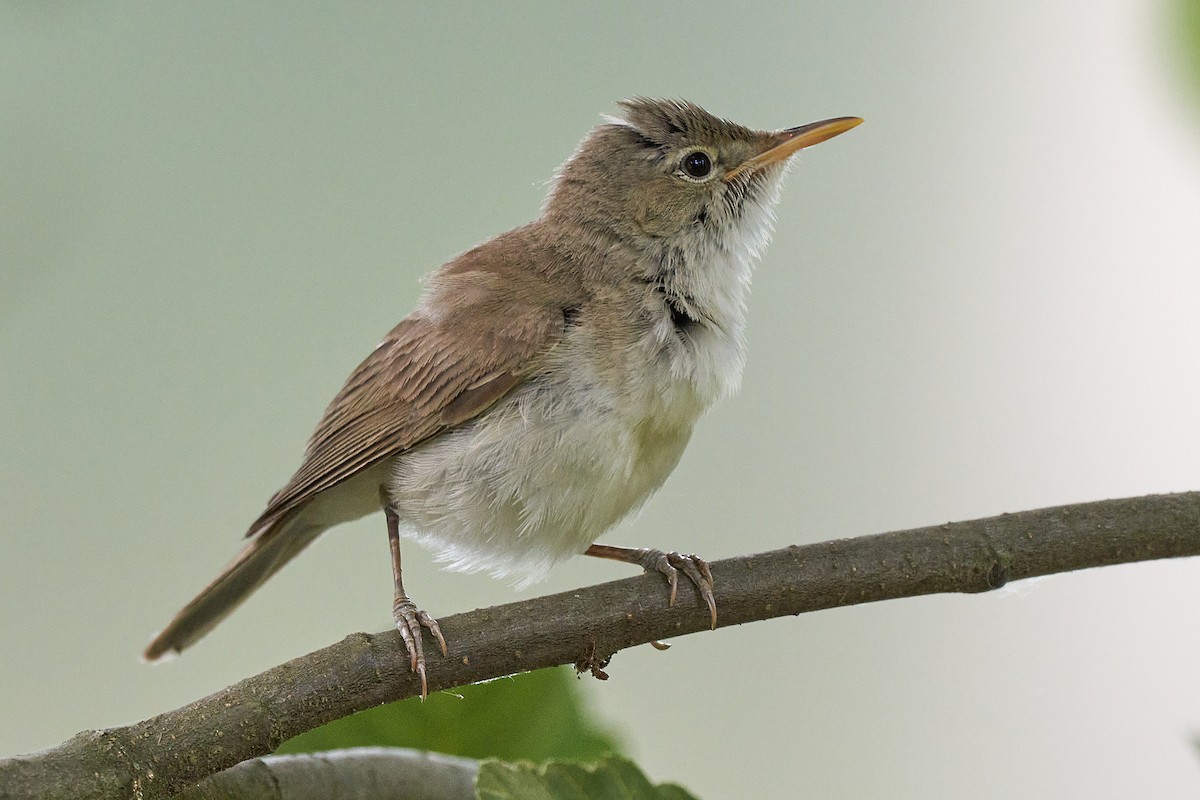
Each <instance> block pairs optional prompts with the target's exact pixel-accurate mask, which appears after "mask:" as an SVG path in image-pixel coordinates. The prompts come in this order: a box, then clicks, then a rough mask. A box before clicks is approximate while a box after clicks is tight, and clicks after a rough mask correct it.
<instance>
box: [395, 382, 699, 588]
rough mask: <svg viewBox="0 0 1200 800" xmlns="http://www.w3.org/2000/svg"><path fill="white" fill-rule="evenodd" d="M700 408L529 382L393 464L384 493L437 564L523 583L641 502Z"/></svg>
mask: <svg viewBox="0 0 1200 800" xmlns="http://www.w3.org/2000/svg"><path fill="white" fill-rule="evenodd" d="M564 396H566V397H571V398H573V401H572V402H564V401H563V400H562V398H563V397H564ZM639 406H640V407H639ZM618 407H620V408H621V409H622V410H621V411H617V410H616V409H617V408H618ZM701 410H702V408H701V404H700V403H699V402H698V400H697V399H696V398H695V397H694V395H693V394H692V393H691V392H689V391H685V390H680V391H679V392H678V393H677V396H672V395H671V394H670V390H669V389H668V390H667V391H665V392H660V393H656V394H655V395H654V397H653V398H652V399H649V400H647V401H646V402H644V403H641V404H639V403H633V404H630V403H628V402H626V403H618V402H615V401H614V398H613V397H611V396H608V395H607V394H606V393H603V392H596V391H592V392H590V393H589V392H587V391H575V392H570V393H564V392H563V391H562V387H554V386H553V385H551V384H549V383H548V382H544V381H543V382H538V383H531V384H527V385H526V386H524V387H522V388H520V389H518V390H517V391H516V392H514V393H513V394H512V395H510V396H509V397H508V398H505V399H504V400H502V401H501V402H500V403H499V404H498V405H497V406H495V407H493V408H492V409H490V410H489V411H487V412H485V414H484V415H483V416H482V417H480V418H479V419H477V420H474V421H472V422H469V423H467V424H465V425H462V426H460V427H458V428H456V429H454V430H451V431H448V432H446V433H444V434H442V435H440V436H438V437H436V438H435V439H433V440H431V441H429V442H427V443H426V444H423V445H421V446H420V447H417V448H414V449H413V450H411V451H409V452H407V453H404V454H402V455H400V456H397V457H396V458H395V459H394V461H393V462H392V464H391V480H390V483H389V484H388V487H389V490H390V493H391V498H392V501H393V503H394V506H395V509H396V512H397V513H398V514H399V516H400V519H401V521H402V524H403V525H404V527H405V529H406V534H407V535H409V536H411V537H412V538H414V539H416V540H418V541H420V542H421V543H423V544H424V545H426V546H428V547H430V548H431V549H432V550H433V551H434V552H435V554H436V556H437V558H438V560H440V561H444V562H446V563H447V564H448V566H449V567H450V568H452V569H458V570H465V571H486V572H490V573H492V574H493V575H496V576H501V577H512V578H516V579H517V580H518V582H519V583H522V584H526V583H530V582H532V581H536V580H538V579H539V578H541V577H542V576H543V575H544V574H545V573H546V571H547V570H548V569H549V568H550V567H551V566H552V565H553V564H554V563H555V562H557V561H560V560H562V559H564V558H568V557H570V556H573V555H577V554H579V553H581V552H583V550H585V549H586V548H587V547H588V545H590V544H591V543H592V542H594V541H595V540H596V538H597V537H599V536H600V535H601V534H602V533H603V532H604V531H605V530H607V529H608V528H609V527H611V526H612V525H614V524H615V523H616V522H618V521H619V520H620V519H621V518H622V517H624V516H626V515H627V514H628V513H630V512H631V511H633V510H634V509H636V508H638V507H639V506H640V505H641V504H642V503H643V502H645V500H646V499H647V498H648V497H649V496H650V495H651V494H652V493H653V492H654V491H655V490H656V489H658V488H659V487H660V486H661V485H662V483H663V481H665V480H666V478H667V476H668V475H669V474H670V472H671V470H672V469H674V467H675V465H676V464H677V463H678V461H679V458H680V456H681V455H682V453H683V450H684V447H685V446H686V445H687V442H688V439H689V438H690V436H691V432H692V427H693V425H694V424H695V421H696V419H697V417H698V416H699V414H700V413H701Z"/></svg>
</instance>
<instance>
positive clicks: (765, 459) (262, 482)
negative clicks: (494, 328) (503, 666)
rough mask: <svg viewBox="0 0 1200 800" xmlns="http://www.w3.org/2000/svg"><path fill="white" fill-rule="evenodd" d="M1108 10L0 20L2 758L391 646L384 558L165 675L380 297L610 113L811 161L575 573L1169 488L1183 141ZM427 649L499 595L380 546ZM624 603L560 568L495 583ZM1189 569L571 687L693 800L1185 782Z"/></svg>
mask: <svg viewBox="0 0 1200 800" xmlns="http://www.w3.org/2000/svg"><path fill="white" fill-rule="evenodd" d="M1166 25H1167V17H1166V16H1165V14H1164V12H1163V10H1162V9H1161V8H1160V7H1159V6H1157V5H1156V4H1153V3H1149V2H1142V3H1139V2H1133V0H1061V1H1060V2H1056V3H1052V4H1047V3H1044V2H1040V0H1017V1H1016V2H1011V3H1004V4H999V3H961V2H939V1H938V0H922V1H921V2H910V3H879V2H873V1H872V0H836V2H835V1H832V0H831V1H829V2H801V3H796V2H781V3H775V4H752V3H745V4H743V3H738V4H733V3H729V4H716V3H690V4H686V5H685V4H654V3H646V2H632V3H625V4H608V5H601V4H590V3H589V4H560V3H536V4H534V3H529V4H488V5H483V4H465V3H464V4H455V3H438V4H428V3H420V4H418V3H401V2H395V3H385V4H358V3H353V4H352V3H324V4H317V3H299V4H297V3H258V4H247V3H239V2H214V3H203V4H200V3H195V4H190V5H188V4H163V3H151V2H146V3H126V2H119V3H106V4H84V3H69V2H55V3H43V2H9V3H5V4H3V5H0V587H2V588H0V592H2V596H0V753H14V752H20V751H27V750H31V749H35V748H40V747H45V746H48V745H51V744H54V743H56V742H58V741H60V740H62V739H64V738H66V737H68V736H70V735H71V734H73V733H75V732H76V731H77V730H79V729H82V728H86V727H95V726H104V725H113V724H117V723H122V722H126V721H130V720H133V719H136V718H141V717H144V716H147V715H150V714H152V713H155V712H158V711H162V710H165V709H168V708H172V707H175V706H177V705H180V704H182V703H184V702H186V701H189V700H191V699H194V698H196V697H198V696H199V695H201V694H203V693H207V692H209V691H212V690H215V689H217V688H220V687H222V686H225V685H226V684H228V683H230V682H233V681H234V680H237V679H239V678H241V677H243V676H245V675H247V674H249V673H252V672H255V671H258V670H261V669H263V668H265V667H268V666H271V665H274V664H276V663H278V662H280V661H283V660H285V659H288V658H291V657H293V656H296V655H299V654H301V653H304V652H307V651H309V650H311V649H314V648H317V647H320V646H323V645H325V644H328V643H330V642H332V641H334V640H336V639H338V638H340V637H341V636H343V635H344V634H346V633H348V632H351V631H356V630H363V629H366V630H372V631H374V630H382V629H384V628H386V627H387V626H388V624H389V616H390V613H389V609H390V584H389V567H388V560H387V555H386V545H385V541H384V536H383V530H382V524H381V522H380V521H379V520H376V519H370V520H366V521H364V522H362V523H360V524H356V525H354V526H351V527H347V528H346V529H342V530H338V531H336V532H335V533H334V534H332V535H330V536H328V537H327V538H326V539H324V540H322V541H321V542H319V543H318V544H317V545H316V546H314V548H313V549H312V552H311V553H308V554H306V555H305V557H303V558H301V559H300V560H299V561H297V562H296V563H295V564H294V565H293V566H291V567H289V568H288V569H287V570H286V571H285V572H284V573H283V574H281V575H280V576H279V577H278V578H277V579H276V580H274V581H273V582H272V583H271V584H270V585H269V586H268V587H267V588H266V589H265V590H264V591H262V592H261V593H260V594H259V595H258V596H256V597H255V598H254V599H253V600H252V601H251V602H250V603H249V604H247V605H246V606H245V607H244V608H243V609H242V610H241V611H240V612H239V613H238V614H237V615H235V616H234V617H233V618H231V619H230V620H229V621H228V622H227V623H226V624H225V625H223V626H222V627H221V628H219V629H218V631H217V632H215V633H214V634H213V635H212V636H211V637H210V638H209V639H208V640H206V641H205V642H203V643H202V645H200V646H198V647H197V648H196V649H195V650H194V651H190V652H189V653H187V654H186V656H184V657H181V658H180V659H178V660H176V661H174V662H172V663H170V664H167V665H165V666H160V667H149V666H146V665H143V664H141V663H140V662H139V661H138V658H137V655H138V653H139V652H140V649H141V647H142V646H143V645H144V644H145V642H146V640H147V637H148V636H149V635H150V634H151V633H152V632H153V631H154V630H156V629H158V628H159V627H161V626H162V624H163V623H164V622H165V621H166V619H167V618H168V617H169V615H170V614H171V613H172V612H174V611H175V610H176V608H177V607H178V606H179V605H180V604H181V603H182V602H183V601H184V600H186V599H187V598H188V597H190V596H191V594H192V593H193V591H194V590H196V589H197V588H199V586H201V585H202V584H203V583H204V582H206V581H207V580H208V579H209V578H210V577H212V575H213V574H214V573H215V571H216V570H217V569H218V568H219V567H220V566H221V565H222V564H224V563H225V561H226V560H228V559H229V558H230V557H231V556H232V555H233V553H234V552H235V551H236V549H237V547H238V546H239V541H238V538H239V536H240V535H241V533H242V532H243V530H244V528H245V526H246V524H247V523H248V521H249V520H251V519H252V518H253V517H254V516H255V515H256V514H257V513H258V512H259V510H260V509H261V506H262V504H263V502H264V501H265V500H266V498H267V497H268V496H269V495H270V494H271V492H273V491H274V490H275V489H276V488H277V487H278V486H279V485H280V483H281V482H282V481H283V480H285V479H286V478H287V477H288V475H289V474H290V472H291V470H292V469H293V468H294V466H295V465H296V463H297V459H298V457H299V455H300V451H301V448H302V446H303V441H304V439H305V437H306V436H307V435H308V433H309V431H310V430H311V427H312V425H313V424H314V423H315V421H316V419H317V417H318V416H319V414H320V412H321V409H322V408H323V406H324V404H325V403H326V402H327V400H328V399H329V398H330V397H331V396H332V394H333V392H335V391H336V389H337V388H338V387H339V385H340V383H341V381H342V379H343V378H344V376H345V374H346V373H347V372H348V371H349V370H350V369H351V368H352V367H353V366H354V364H356V363H357V361H358V360H359V359H360V358H361V357H362V356H363V355H365V354H366V353H367V352H368V351H369V349H370V348H371V347H372V346H373V345H374V343H375V342H376V341H377V340H378V338H379V337H380V336H381V335H382V334H383V333H384V332H385V331H386V330H387V329H388V328H389V327H390V326H391V325H392V324H393V323H394V322H396V321H397V320H399V319H400V318H401V317H402V316H404V315H405V314H406V313H407V312H408V311H409V310H410V308H411V306H412V305H413V302H414V300H415V298H416V296H417V292H418V290H419V285H418V278H419V277H420V276H421V275H422V274H423V273H425V272H427V271H428V270H430V269H431V268H433V267H434V266H436V265H437V264H438V263H440V262H441V261H443V260H445V259H446V258H448V257H450V256H452V255H453V254H455V253H456V252H459V251H461V250H463V249H465V248H467V247H468V246H470V245H472V244H474V243H476V242H478V241H480V240H482V239H484V238H486V237H488V236H491V235H493V234H496V233H499V232H501V231H503V230H505V229H507V228H509V227H512V226H514V225H517V224H519V223H522V222H524V221H526V220H528V219H530V218H531V217H532V216H534V215H535V214H536V213H537V211H538V208H539V204H540V202H541V197H542V194H543V192H544V189H545V183H546V181H547V179H548V178H549V177H550V175H551V173H552V171H553V170H554V168H555V166H556V165H557V164H558V163H559V162H560V161H561V160H562V159H563V158H565V157H566V156H567V155H568V154H569V153H570V152H571V150H572V148H573V147H574V146H575V144H576V142H577V141H578V139H579V138H580V137H581V136H582V135H583V133H584V132H585V131H586V130H587V129H588V128H589V127H590V126H591V125H593V124H595V123H596V122H597V120H598V119H599V115H600V114H602V113H607V112H611V111H612V110H613V103H614V101H615V100H617V99H619V98H621V97H623V96H626V95H631V94H649V95H669V96H682V97H687V98H689V99H692V100H695V101H697V102H699V103H701V104H703V105H705V106H707V107H709V108H710V109H711V110H712V111H714V112H717V113H720V114H723V115H727V116H730V117H733V118H735V119H737V120H738V121H741V122H744V123H747V124H750V125H754V126H759V127H784V126H790V125H797V124H801V123H805V122H809V121H812V120H815V119H821V118H824V117H831V116H838V115H844V114H854V115H859V116H862V117H864V118H865V119H866V120H867V122H866V124H865V125H863V126H862V127H861V128H859V129H856V130H855V131H853V132H852V133H849V134H846V135H845V136H842V137H839V138H838V139H836V140H833V141H831V142H829V143H827V144H824V145H821V146H820V147H818V148H815V149H813V150H812V151H809V152H807V154H806V155H805V156H804V157H803V160H802V163H801V164H800V168H799V169H798V170H796V171H795V173H794V174H793V175H792V177H791V179H790V183H789V185H788V187H787V188H786V191H785V193H784V199H783V202H782V204H781V206H780V208H779V212H778V218H779V224H778V232H777V235H776V240H775V243H774V244H773V246H772V247H771V249H770V250H769V251H768V253H767V256H766V258H765V261H764V263H763V264H762V266H761V269H760V270H759V273H758V275H757V278H756V285H755V291H754V295H753V297H752V302H751V312H752V314H751V330H750V333H751V337H752V350H751V355H750V361H749V365H748V368H747V371H746V380H745V387H744V390H743V392H742V393H741V395H740V396H739V397H738V398H736V399H735V400H733V401H731V402H729V403H727V404H726V405H724V406H723V407H721V408H720V409H719V410H718V411H717V412H715V413H714V414H712V415H711V416H710V417H709V418H708V419H707V420H706V421H704V422H703V424H702V425H701V427H700V428H699V430H698V431H697V434H696V437H695V439H694V442H693V444H692V446H691V448H690V450H689V451H688V453H687V455H686V456H685V458H684V460H683V463H682V464H681V466H680V468H679V469H678V471H677V473H676V474H675V476H674V477H673V478H672V479H671V480H670V481H669V482H668V485H667V487H666V488H665V489H664V490H663V491H662V493H661V494H660V495H659V496H658V497H657V498H655V499H654V500H653V501H652V503H651V504H650V505H649V507H648V508H647V509H646V510H645V511H644V513H642V514H641V516H640V517H639V518H638V519H636V520H633V521H630V522H628V523H626V524H625V525H624V526H622V527H621V529H619V530H618V531H616V532H614V533H613V534H612V535H611V536H610V537H608V539H609V540H610V541H614V542H620V543H630V544H653V545H659V546H669V547H675V548H680V549H687V550H695V551H697V552H699V553H702V554H704V555H705V556H708V557H710V558H719V557H724V556H730V555H735V554H739V553H746V552H753V551H760V550H766V549H773V548H777V547H781V546H784V545H787V544H790V543H793V542H809V541H816V540H821V539H826V538H832V537H843V536H854V535H858V534H865V533H873V532H878V531H883V530H889V529H896V528H902V527H908V526H914V525H921V524H927V523H937V522H942V521H946V520H954V519H965V518H971V517H977V516H983V515H989V514H995V513H999V512H1002V511H1016V510H1021V509H1026V508H1032V507H1037V506H1043V505H1051V504H1059V503H1066V502H1073V501H1083V500H1092V499H1097V498H1102V497H1113V496H1123V495H1134V494H1140V493H1147V492H1159V491H1172V490H1184V489H1200V411H1198V409H1200V369H1198V368H1197V364H1198V363H1200V320H1198V315H1197V309H1198V308H1200V298H1198V295H1200V269H1198V268H1200V126H1197V125H1196V118H1195V116H1194V115H1193V114H1191V112H1190V110H1189V109H1188V108H1187V106H1186V104H1185V98H1186V93H1185V92H1184V91H1183V90H1182V89H1181V85H1182V82H1181V81H1180V80H1179V79H1178V78H1177V75H1176V74H1175V72H1174V71H1173V70H1174V69H1175V67H1176V64H1175V60H1176V59H1175V57H1174V56H1173V55H1172V54H1171V51H1170V50H1169V49H1168V48H1167V47H1166V45H1165V40H1166V39H1167V38H1169V35H1168V32H1167V31H1165V26H1166ZM406 565H407V567H408V569H407V574H408V581H409V587H410V589H411V590H412V591H413V593H414V594H415V595H416V597H417V598H418V599H419V600H420V602H421V603H422V604H423V605H424V607H425V608H427V609H429V610H430V611H431V612H433V613H435V614H441V615H448V614H451V613H454V612H457V611H461V610H466V609H470V608H473V607H477V606H485V605H492V604H496V603H502V602H507V601H510V600H512V599H513V598H514V597H516V596H517V595H516V594H515V593H514V592H513V591H512V590H511V589H510V588H509V587H508V586H506V585H505V584H503V583H500V582H496V581H492V580H489V579H488V578H486V577H479V576H475V577H462V576H458V575H452V574H446V573H443V572H440V571H438V570H437V569H436V568H435V567H434V566H433V565H432V564H431V562H430V560H429V558H428V556H427V555H426V554H424V553H422V552H419V551H418V550H417V549H416V548H412V552H411V553H410V554H409V555H408V557H407V558H406ZM625 574H628V570H625V569H622V568H621V567H620V566H617V565H606V564H601V563H592V562H591V561H590V560H588V563H583V562H582V561H579V562H576V563H572V564H569V565H567V566H564V567H563V568H561V569H559V570H557V571H556V572H555V573H554V575H553V576H552V578H551V579H550V580H549V581H548V582H547V583H546V584H544V585H542V586H540V587H535V589H534V590H533V591H536V592H542V591H551V590H562V589H566V588H570V587H572V586H576V585H580V584H583V583H590V582H596V581H600V580H606V579H610V578H613V577H618V576H621V575H625ZM1198 616H1200V562H1195V561H1179V562H1174V563H1162V564H1153V565H1143V566H1132V567H1120V568H1114V569H1107V570H1102V571H1095V572H1092V573H1086V574H1077V575H1071V576H1065V577H1055V578H1049V579H1045V580H1042V581H1039V582H1036V583H1024V584H1019V585H1016V586H1014V587H1012V588H1011V589H1010V590H1006V591H1003V592H1000V593H995V594H991V595H988V596H978V597H974V596H973V597H936V598H925V599H919V600H905V601H899V602H893V603H887V604H883V605H876V606H868V607H859V608H851V609H843V610H838V611H831V612H824V613H820V614H813V615H808V616H804V617H801V618H796V619H790V618H789V619H785V620H778V621H774V622H768V623H760V624H756V625H751V626H745V627H742V628H737V629H727V630H721V631H718V632H716V633H710V634H703V635H697V636H692V637H687V638H685V639H681V640H679V641H677V642H676V643H675V647H674V648H673V649H671V651H670V652H668V653H659V652H656V651H654V650H651V649H650V648H641V649H638V650H636V651H628V652H623V653H620V654H619V655H618V656H617V657H616V659H615V660H614V662H613V664H612V666H611V668H610V669H609V670H608V671H609V672H610V674H611V675H612V678H611V680H609V681H608V682H607V683H603V684H601V683H599V682H596V681H591V680H588V681H586V682H585V683H584V688H585V690H586V691H587V694H588V695H589V701H590V703H591V704H592V706H593V707H594V708H595V709H596V710H597V712H598V713H601V714H603V715H604V716H605V717H606V718H607V719H609V720H611V721H613V722H614V723H615V724H616V726H617V727H618V729H619V730H620V731H621V732H622V733H623V734H624V735H625V737H626V738H627V740H628V741H629V742H630V744H631V747H632V751H633V755H634V756H635V757H636V758H638V759H639V761H640V763H641V764H642V765H643V767H644V768H645V769H646V770H647V771H648V772H649V774H650V775H651V776H652V777H653V778H654V779H655V780H678V781H681V782H683V783H685V784H687V785H689V786H690V787H691V788H692V789H693V790H694V791H695V792H696V794H697V795H699V796H701V797H705V798H718V797H746V796H751V795H750V794H748V793H747V790H746V788H745V787H746V786H747V784H749V785H753V786H755V787H756V789H755V790H754V791H753V794H752V796H755V797H770V798H794V797H799V796H813V797H819V796H835V797H889V798H919V797H929V796H939V797H948V798H949V797H995V798H1000V797H1010V796H1013V795H1014V794H1018V793H1019V794H1020V795H1022V796H1026V797H1046V798H1056V797H1064V796H1073V797H1086V796H1090V797H1129V796H1168V795H1173V796H1183V795H1184V794H1185V793H1186V794H1189V795H1193V796H1194V795H1195V794H1196V793H1197V792H1198V791H1200V759H1198V757H1197V753H1196V752H1195V751H1194V749H1193V747H1192V745H1191V743H1190V738H1191V737H1192V736H1194V735H1195V734H1196V733H1197V732H1200V623H1198V622H1197V619H1198Z"/></svg>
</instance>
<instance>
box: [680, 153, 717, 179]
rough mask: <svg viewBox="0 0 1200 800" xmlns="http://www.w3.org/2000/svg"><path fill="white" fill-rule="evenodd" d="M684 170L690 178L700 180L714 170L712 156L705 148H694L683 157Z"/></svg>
mask: <svg viewBox="0 0 1200 800" xmlns="http://www.w3.org/2000/svg"><path fill="white" fill-rule="evenodd" d="M682 166H683V171H684V172H685V173H686V174H687V176H688V177H689V178H694V179H696V180H700V179H701V178H707V177H708V174H709V173H710V172H712V168H713V164H712V158H710V157H709V155H708V153H706V152H704V151H703V150H693V151H692V152H690V153H688V154H687V155H686V156H684V157H683V162H682Z"/></svg>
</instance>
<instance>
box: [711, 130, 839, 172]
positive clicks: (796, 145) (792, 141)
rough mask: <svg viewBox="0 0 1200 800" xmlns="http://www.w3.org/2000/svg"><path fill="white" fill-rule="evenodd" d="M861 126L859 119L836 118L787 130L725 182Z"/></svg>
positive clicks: (736, 169)
mask: <svg viewBox="0 0 1200 800" xmlns="http://www.w3.org/2000/svg"><path fill="white" fill-rule="evenodd" d="M861 124H862V119H861V118H860V117H836V118H834V119H826V120H821V121H820V122H812V123H809V124H808V125H801V126H800V127H799V128H788V129H787V130H785V131H780V132H779V133H777V134H775V136H774V137H773V142H774V143H773V144H772V145H771V146H770V147H768V148H767V149H766V150H764V151H763V152H761V153H759V154H758V155H756V156H754V157H753V158H749V159H747V160H745V161H743V162H742V163H741V164H739V165H738V166H736V167H734V168H733V169H732V170H731V171H730V172H729V174H728V175H726V176H725V180H727V181H731V180H733V179H734V178H736V177H737V176H738V175H741V174H742V173H743V172H752V171H754V170H756V169H760V168H762V167H765V166H766V165H768V164H776V163H778V162H780V161H784V160H785V159H787V158H788V157H789V156H791V155H792V154H793V153H796V152H798V151H800V150H803V149H804V148H805V147H812V146H813V145H814V144H820V143H821V142H823V141H825V140H826V139H832V138H833V137H835V136H837V135H838V134H839V133H845V132H846V131H848V130H850V129H851V128H854V127H857V126H858V125H861Z"/></svg>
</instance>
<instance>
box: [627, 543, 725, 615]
mask: <svg viewBox="0 0 1200 800" xmlns="http://www.w3.org/2000/svg"><path fill="white" fill-rule="evenodd" d="M641 563H642V566H643V567H644V568H645V569H646V571H647V572H650V571H654V572H661V573H662V574H663V575H665V576H666V577H667V581H668V583H670V585H671V597H670V601H669V603H668V604H669V605H672V606H673V605H675V595H676V592H677V590H678V588H679V573H680V571H682V572H683V574H684V575H687V576H688V579H689V580H690V581H691V582H692V583H693V584H695V586H696V591H698V592H699V593H700V596H701V597H702V598H704V603H705V604H706V605H707V606H708V611H709V614H710V616H711V617H712V622H711V626H712V628H713V629H714V630H715V629H716V627H717V599H716V597H715V595H714V594H713V576H712V570H711V569H709V566H708V562H707V561H705V560H704V559H702V558H700V557H699V556H697V555H693V554H691V553H675V552H670V553H664V552H663V551H662V550H646V551H645V555H644V556H643V558H642V560H641Z"/></svg>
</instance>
